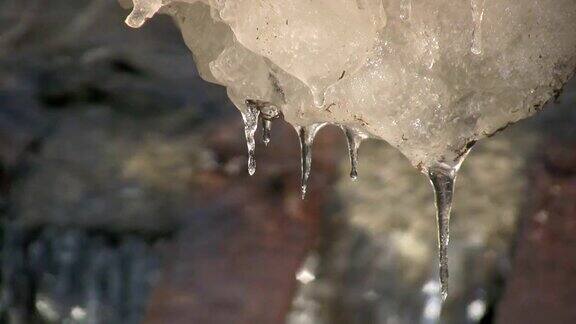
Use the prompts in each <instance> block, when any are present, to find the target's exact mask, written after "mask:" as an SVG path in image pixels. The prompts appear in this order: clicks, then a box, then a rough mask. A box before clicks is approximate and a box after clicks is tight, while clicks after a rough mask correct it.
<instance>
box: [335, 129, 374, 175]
mask: <svg viewBox="0 0 576 324" xmlns="http://www.w3.org/2000/svg"><path fill="white" fill-rule="evenodd" d="M340 128H341V129H342V131H343V132H344V135H346V140H347V142H348V155H349V156H350V178H351V179H352V180H353V181H356V180H357V179H358V148H359V147H360V144H362V141H363V140H365V139H366V138H367V137H368V136H366V135H365V134H363V133H362V132H360V131H357V130H355V129H354V128H350V127H347V126H340Z"/></svg>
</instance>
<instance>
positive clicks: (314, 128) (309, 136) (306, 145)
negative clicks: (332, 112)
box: [295, 123, 326, 199]
mask: <svg viewBox="0 0 576 324" xmlns="http://www.w3.org/2000/svg"><path fill="white" fill-rule="evenodd" d="M325 125H326V123H319V124H312V125H310V126H296V127H295V128H296V132H297V133H298V138H299V140H300V150H301V155H300V158H301V171H302V175H301V177H302V187H301V189H302V199H304V198H306V189H307V186H308V178H309V177H310V170H311V168H312V144H313V143H314V138H315V137H316V134H317V133H318V131H319V130H320V129H322V127H324V126H325Z"/></svg>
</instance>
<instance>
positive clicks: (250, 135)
mask: <svg viewBox="0 0 576 324" xmlns="http://www.w3.org/2000/svg"><path fill="white" fill-rule="evenodd" d="M241 113H242V120H243V121H244V135H245V136H246V146H247V148H248V174H249V175H254V173H256V152H255V151H256V141H255V140H254V135H255V134H256V129H257V128H258V116H259V113H260V112H259V110H258V109H256V108H254V107H251V106H248V107H246V110H245V111H242V112H241Z"/></svg>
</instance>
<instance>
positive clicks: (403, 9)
mask: <svg viewBox="0 0 576 324" xmlns="http://www.w3.org/2000/svg"><path fill="white" fill-rule="evenodd" d="M411 15H412V0H400V19H402V20H404V21H408V20H410V16H411Z"/></svg>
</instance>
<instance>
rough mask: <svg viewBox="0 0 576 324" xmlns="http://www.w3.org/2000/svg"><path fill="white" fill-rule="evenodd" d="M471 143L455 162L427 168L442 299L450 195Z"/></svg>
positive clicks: (446, 266) (444, 288) (444, 286)
mask: <svg viewBox="0 0 576 324" xmlns="http://www.w3.org/2000/svg"><path fill="white" fill-rule="evenodd" d="M473 144H474V143H470V145H469V146H468V148H467V151H466V152H465V153H464V154H463V155H461V156H460V158H459V159H458V160H457V161H456V163H455V164H453V165H449V164H447V163H444V162H438V163H436V164H435V165H433V166H432V167H430V168H429V169H428V177H429V179H430V183H431V184H432V187H433V188H434V196H435V205H436V222H437V226H438V258H439V265H440V268H439V274H440V286H441V288H440V294H441V296H442V300H446V297H448V277H449V274H448V243H449V241H450V211H451V209H452V197H453V196H454V184H455V182H456V176H457V174H458V170H459V169H460V166H461V165H462V162H463V161H464V159H465V158H466V156H467V155H468V152H469V151H470V148H471V147H472V145H473Z"/></svg>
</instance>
